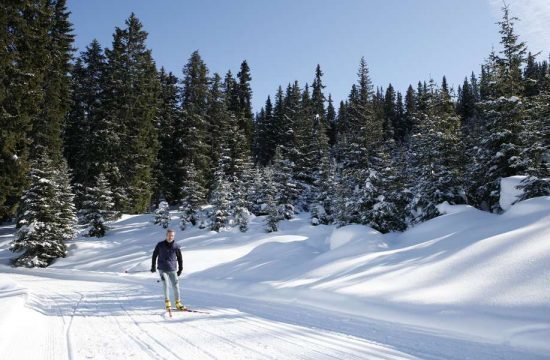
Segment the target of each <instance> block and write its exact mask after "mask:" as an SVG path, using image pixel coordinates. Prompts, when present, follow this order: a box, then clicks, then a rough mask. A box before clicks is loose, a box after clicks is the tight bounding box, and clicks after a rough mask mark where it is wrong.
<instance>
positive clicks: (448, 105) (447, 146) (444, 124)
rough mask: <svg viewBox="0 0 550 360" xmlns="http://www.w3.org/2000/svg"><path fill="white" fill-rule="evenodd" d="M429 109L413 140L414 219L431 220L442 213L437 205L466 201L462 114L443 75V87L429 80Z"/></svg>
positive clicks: (420, 114) (422, 116) (410, 207)
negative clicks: (437, 86)
mask: <svg viewBox="0 0 550 360" xmlns="http://www.w3.org/2000/svg"><path fill="white" fill-rule="evenodd" d="M427 95H428V97H427V103H426V105H427V109H426V112H423V113H419V114H418V117H419V118H420V119H421V120H420V122H419V125H418V127H416V129H415V133H414V136H413V139H412V143H411V151H412V161H413V164H414V166H415V170H414V171H413V173H412V179H414V180H413V181H414V182H415V183H416V184H415V185H414V190H413V195H414V198H413V200H412V201H411V203H410V204H409V213H410V214H411V219H412V222H413V223H415V222H421V221H425V220H429V219H431V218H433V217H435V216H438V215H439V211H438V210H437V207H436V206H437V205H438V204H439V203H442V202H444V201H447V202H449V203H450V204H460V203H465V201H466V198H465V191H464V178H463V172H464V169H463V168H462V164H463V163H464V160H463V159H462V157H461V154H462V153H463V151H462V150H461V147H460V140H461V134H460V118H459V117H458V116H457V115H456V113H455V111H454V105H453V103H452V100H451V96H450V94H449V90H448V88H447V86H446V81H445V78H443V82H442V87H441V88H440V89H435V83H434V82H433V81H430V86H429V91H428V93H427Z"/></svg>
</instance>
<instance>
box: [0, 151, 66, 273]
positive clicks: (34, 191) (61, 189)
mask: <svg viewBox="0 0 550 360" xmlns="http://www.w3.org/2000/svg"><path fill="white" fill-rule="evenodd" d="M29 177H30V181H29V183H30V187H29V188H28V189H27V190H26V192H25V194H24V195H23V197H22V198H21V202H22V204H21V215H20V217H19V218H18V221H17V228H18V230H17V233H16V239H15V240H14V241H13V242H12V243H11V245H10V250H12V251H14V252H22V253H21V254H18V257H17V258H16V259H15V260H14V261H13V264H14V265H15V266H25V267H36V266H38V267H46V266H48V265H50V264H51V263H52V262H53V261H54V260H55V259H57V258H59V257H65V255H66V245H65V241H66V240H69V239H71V238H72V237H73V236H74V234H75V232H74V221H75V219H76V217H75V214H74V207H73V205H72V204H71V203H70V202H71V201H72V198H71V194H70V191H69V179H68V174H67V172H66V167H64V166H62V167H61V168H60V169H57V168H56V166H55V165H54V164H53V162H52V161H51V160H50V159H49V157H48V156H47V154H40V156H39V157H38V158H36V159H35V160H34V161H33V165H32V167H31V171H30V174H29Z"/></svg>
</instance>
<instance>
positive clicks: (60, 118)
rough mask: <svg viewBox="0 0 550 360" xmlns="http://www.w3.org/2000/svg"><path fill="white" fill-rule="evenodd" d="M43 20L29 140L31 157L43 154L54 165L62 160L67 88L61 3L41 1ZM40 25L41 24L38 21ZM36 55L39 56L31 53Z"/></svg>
mask: <svg viewBox="0 0 550 360" xmlns="http://www.w3.org/2000/svg"><path fill="white" fill-rule="evenodd" d="M42 4H43V5H41V6H44V10H43V15H45V16H46V18H43V21H44V22H46V23H47V24H48V27H47V32H46V34H45V35H46V37H45V38H44V39H43V40H44V41H45V42H44V47H45V52H44V53H45V55H46V56H45V57H44V58H42V59H41V61H43V62H44V65H45V68H44V73H43V74H44V76H43V78H42V87H43V92H44V96H43V97H42V99H41V102H40V104H39V113H38V114H37V116H36V117H35V118H34V119H33V128H32V130H31V133H30V136H31V139H32V141H33V146H32V148H31V157H35V156H38V154H41V153H42V152H47V153H48V155H49V157H50V158H51V159H52V160H53V161H54V162H60V161H61V158H62V137H61V134H62V131H63V122H64V119H65V116H66V113H67V111H68V108H69V89H70V78H69V71H70V69H71V63H70V62H71V59H72V51H73V48H72V43H73V41H74V35H73V34H72V24H71V23H70V21H69V11H68V10H67V6H66V1H65V0H56V1H44V2H42ZM38 23H39V24H40V25H39V26H42V24H41V21H40V20H39V22H38ZM34 55H35V56H40V53H37V54H34Z"/></svg>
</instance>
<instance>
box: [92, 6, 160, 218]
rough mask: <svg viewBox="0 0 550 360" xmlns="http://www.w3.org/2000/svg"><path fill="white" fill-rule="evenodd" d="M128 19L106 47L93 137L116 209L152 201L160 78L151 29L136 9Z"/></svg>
mask: <svg viewBox="0 0 550 360" xmlns="http://www.w3.org/2000/svg"><path fill="white" fill-rule="evenodd" d="M125 24H126V28H125V29H120V28H116V30H115V34H114V36H113V48H112V49H108V50H106V55H107V60H108V61H107V66H106V69H105V78H106V82H105V91H104V100H103V104H102V115H101V116H102V119H101V120H100V121H99V122H98V130H97V136H98V137H100V139H96V140H94V144H101V147H100V148H99V149H97V151H98V154H97V155H96V156H94V158H95V159H97V160H98V165H99V169H98V170H99V171H98V172H104V174H105V176H106V177H107V178H108V179H109V182H110V183H111V184H112V186H113V188H114V190H115V191H114V196H115V203H116V208H117V210H124V211H127V212H129V213H139V212H143V211H145V210H146V209H147V208H148V207H149V204H150V201H151V195H152V185H153V176H152V170H153V166H154V163H155V159H156V156H157V152H158V142H157V133H156V126H155V121H156V113H157V104H158V91H159V83H158V76H157V70H156V68H155V63H154V61H153V58H152V55H151V51H150V50H148V49H146V46H145V41H146V39H147V32H145V31H144V30H143V29H142V28H143V26H142V24H141V22H140V21H139V20H138V18H137V17H136V16H135V15H134V14H131V15H130V17H129V18H128V20H126V23H125ZM96 148H97V147H96ZM96 171H97V170H96Z"/></svg>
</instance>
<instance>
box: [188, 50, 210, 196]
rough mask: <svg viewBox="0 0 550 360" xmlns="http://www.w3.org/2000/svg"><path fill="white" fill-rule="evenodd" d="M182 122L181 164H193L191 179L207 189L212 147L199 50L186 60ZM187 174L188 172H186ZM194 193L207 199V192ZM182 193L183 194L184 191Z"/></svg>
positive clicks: (199, 186) (202, 64)
mask: <svg viewBox="0 0 550 360" xmlns="http://www.w3.org/2000/svg"><path fill="white" fill-rule="evenodd" d="M183 75H184V77H183V91H182V100H181V103H182V107H183V123H184V134H183V138H182V144H183V152H184V154H185V158H184V162H183V163H184V164H185V166H186V167H189V166H191V164H192V167H193V169H194V170H193V171H194V172H196V176H194V178H193V180H192V181H194V182H197V187H198V188H200V189H208V188H209V186H210V182H211V179H212V170H211V157H210V154H211V151H210V150H211V147H210V145H209V144H208V141H207V140H208V130H209V128H210V126H209V120H210V119H208V113H207V112H208V102H209V96H210V92H209V88H208V69H207V68H206V65H205V64H204V62H203V61H202V58H201V56H200V54H199V52H198V51H195V52H193V53H192V54H191V57H190V58H189V61H188V62H187V64H186V65H185V67H184V69H183ZM188 176H189V175H188ZM194 194H195V195H194V196H203V198H201V199H200V202H203V201H204V200H206V192H202V191H199V192H194ZM184 196H186V195H185V194H184ZM187 196H188V195H187Z"/></svg>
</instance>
